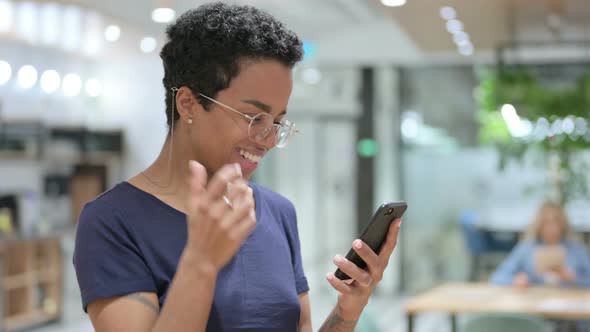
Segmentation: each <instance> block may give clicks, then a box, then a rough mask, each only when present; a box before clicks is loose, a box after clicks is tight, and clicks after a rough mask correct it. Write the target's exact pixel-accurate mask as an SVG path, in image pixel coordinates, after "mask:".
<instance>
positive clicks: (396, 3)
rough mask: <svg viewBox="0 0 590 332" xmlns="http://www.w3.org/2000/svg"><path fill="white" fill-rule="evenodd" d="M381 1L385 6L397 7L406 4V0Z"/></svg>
mask: <svg viewBox="0 0 590 332" xmlns="http://www.w3.org/2000/svg"><path fill="white" fill-rule="evenodd" d="M381 3H382V4H383V5H384V6H387V7H399V6H403V5H405V4H406V0H381Z"/></svg>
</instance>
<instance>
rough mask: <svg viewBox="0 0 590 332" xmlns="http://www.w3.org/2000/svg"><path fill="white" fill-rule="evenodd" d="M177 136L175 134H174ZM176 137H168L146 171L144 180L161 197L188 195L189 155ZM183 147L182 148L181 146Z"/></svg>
mask: <svg viewBox="0 0 590 332" xmlns="http://www.w3.org/2000/svg"><path fill="white" fill-rule="evenodd" d="M174 135H175V136H177V134H176V133H175V134H174ZM179 143H180V142H179V140H178V137H174V140H172V136H170V135H168V138H167V139H166V142H165V143H164V146H163V147H162V150H161V151H160V154H159V155H158V157H157V158H156V160H155V161H154V162H153V164H151V165H150V166H149V167H148V168H147V169H146V170H144V171H143V172H142V174H143V175H144V178H145V179H146V180H147V182H149V183H150V184H151V186H152V187H153V188H154V190H156V191H158V192H159V194H161V195H166V196H178V197H186V193H188V182H187V179H188V176H189V172H188V161H189V156H190V155H191V153H190V151H187V150H188V147H186V144H179ZM183 145H184V146H183Z"/></svg>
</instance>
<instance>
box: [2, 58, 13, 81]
mask: <svg viewBox="0 0 590 332" xmlns="http://www.w3.org/2000/svg"><path fill="white" fill-rule="evenodd" d="M11 76H12V67H10V64H9V63H8V62H6V61H0V85H4V84H6V83H7V82H8V81H10V77H11Z"/></svg>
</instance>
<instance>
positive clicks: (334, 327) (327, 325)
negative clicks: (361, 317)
mask: <svg viewBox="0 0 590 332" xmlns="http://www.w3.org/2000/svg"><path fill="white" fill-rule="evenodd" d="M357 321H358V317H357V316H356V315H355V316H353V317H350V316H347V315H342V314H340V311H339V310H338V307H335V308H334V309H333V310H332V312H331V313H330V315H329V316H328V318H326V321H325V322H324V324H322V327H320V329H319V330H318V332H349V331H354V328H355V326H356V323H357Z"/></svg>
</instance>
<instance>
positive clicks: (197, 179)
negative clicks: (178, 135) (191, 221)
mask: <svg viewBox="0 0 590 332" xmlns="http://www.w3.org/2000/svg"><path fill="white" fill-rule="evenodd" d="M188 166H189V180H188V181H189V196H188V198H187V199H188V203H187V209H188V212H189V215H196V214H197V212H198V206H199V198H200V197H201V196H203V192H204V191H205V184H206V183H207V171H206V170H205V167H203V165H201V164H199V163H198V162H196V161H194V160H191V161H189V164H188Z"/></svg>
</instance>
